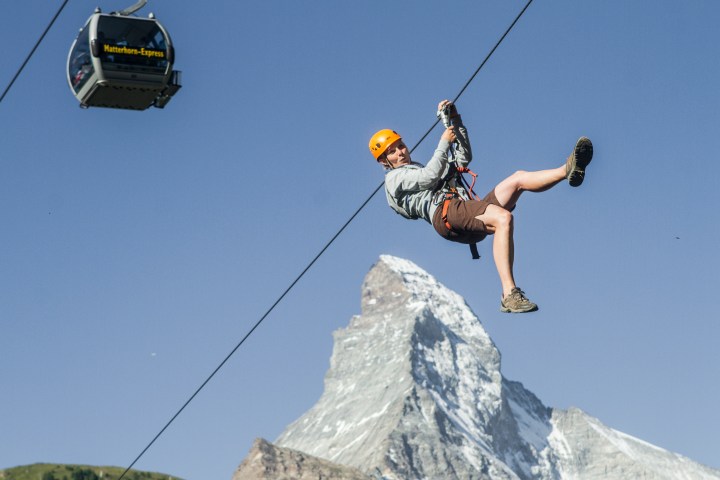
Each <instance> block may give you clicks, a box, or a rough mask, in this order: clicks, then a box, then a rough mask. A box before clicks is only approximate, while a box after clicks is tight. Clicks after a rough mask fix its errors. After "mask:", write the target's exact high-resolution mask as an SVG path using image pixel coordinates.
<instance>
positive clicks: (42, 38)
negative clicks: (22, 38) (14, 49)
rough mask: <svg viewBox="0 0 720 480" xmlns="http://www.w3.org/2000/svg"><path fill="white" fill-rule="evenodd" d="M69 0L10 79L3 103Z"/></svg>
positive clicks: (67, 0) (61, 7)
mask: <svg viewBox="0 0 720 480" xmlns="http://www.w3.org/2000/svg"><path fill="white" fill-rule="evenodd" d="M69 1H70V0H65V1H64V2H63V3H62V5H60V8H59V9H58V11H57V13H56V14H55V16H54V17H53V18H52V20H50V23H49V24H48V26H47V28H45V31H44V32H43V33H42V35H40V38H39V39H38V41H37V43H35V46H34V47H33V49H32V50H31V51H30V54H29V55H28V56H27V58H26V59H25V61H24V62H23V64H22V65H21V66H20V68H19V69H18V71H17V72H16V73H15V76H14V77H13V79H12V80H10V84H8V86H7V88H5V91H4V92H3V94H2V95H0V103H1V102H2V101H3V99H4V98H5V95H7V93H8V92H9V91H10V88H12V86H13V84H14V83H15V80H17V78H18V77H19V76H20V74H21V73H22V71H23V69H24V68H25V65H27V64H28V62H29V61H30V58H31V57H32V56H33V54H34V53H35V50H37V49H38V47H39V46H40V44H41V43H42V41H43V40H44V39H45V35H47V33H48V32H49V31H50V29H51V28H52V26H53V24H54V23H55V20H57V18H58V17H59V16H60V14H61V13H62V11H63V9H64V8H65V5H67V3H68V2H69Z"/></svg>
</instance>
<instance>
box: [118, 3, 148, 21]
mask: <svg viewBox="0 0 720 480" xmlns="http://www.w3.org/2000/svg"><path fill="white" fill-rule="evenodd" d="M146 4H147V0H138V2H137V3H136V4H135V5H132V6H130V7H128V8H126V9H125V10H120V11H119V12H117V14H118V15H122V16H123V17H127V16H128V15H132V14H133V13H135V12H137V11H138V10H140V9H141V8H143V7H144V6H145V5H146Z"/></svg>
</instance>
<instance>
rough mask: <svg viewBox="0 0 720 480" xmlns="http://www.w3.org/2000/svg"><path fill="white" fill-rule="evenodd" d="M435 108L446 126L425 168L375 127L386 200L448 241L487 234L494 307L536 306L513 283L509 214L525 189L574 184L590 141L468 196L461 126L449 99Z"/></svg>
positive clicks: (390, 133) (373, 148) (373, 147)
mask: <svg viewBox="0 0 720 480" xmlns="http://www.w3.org/2000/svg"><path fill="white" fill-rule="evenodd" d="M441 112H446V113H447V115H448V116H449V118H450V122H449V123H451V125H449V126H447V128H446V129H445V131H444V132H443V134H442V136H441V137H440V143H439V144H438V147H437V149H436V150H435V153H434V154H433V156H432V158H431V159H430V161H429V162H428V163H427V165H425V166H423V165H422V164H420V163H416V162H413V161H412V160H411V159H410V153H409V151H408V148H407V146H406V145H405V143H404V142H403V140H402V137H400V135H399V134H398V133H396V132H395V131H394V130H387V129H386V130H380V131H379V132H377V133H376V134H375V135H373V136H372V138H371V139H370V144H369V147H370V152H371V153H372V155H373V157H375V159H376V160H377V161H378V163H380V164H381V165H383V167H385V169H386V170H388V172H387V173H386V174H385V193H386V196H387V201H388V204H390V207H391V208H392V209H393V210H395V211H396V212H397V213H399V214H400V215H402V216H403V217H405V218H409V219H414V220H415V219H418V218H422V219H424V220H426V221H428V222H429V223H430V224H432V226H433V227H434V228H435V230H436V231H437V233H439V234H440V235H441V236H442V237H443V238H446V239H448V240H451V241H454V242H459V243H466V244H470V245H474V244H475V243H477V242H479V241H481V240H483V239H484V238H485V237H486V236H487V235H494V238H493V258H494V260H495V266H496V268H497V271H498V275H499V276H500V283H501V284H502V298H501V301H500V310H501V311H502V312H513V313H524V312H532V311H534V310H537V308H538V307H537V305H536V304H534V303H533V302H531V301H530V300H528V299H527V297H526V296H525V293H524V292H523V291H522V290H521V289H520V288H518V287H517V285H516V284H515V278H514V276H513V260H514V256H515V255H514V253H515V252H514V250H515V248H514V243H513V215H512V213H510V212H511V211H512V210H513V209H514V208H515V205H516V203H517V201H518V199H519V198H520V195H521V194H522V193H523V192H525V191H528V192H544V191H545V190H548V189H550V188H552V187H554V186H555V185H557V184H558V183H560V182H561V181H562V180H565V179H567V180H568V182H569V183H570V186H572V187H577V186H580V184H582V182H583V180H584V178H585V167H587V165H588V164H589V163H590V160H592V155H593V146H592V142H590V139H588V138H586V137H581V138H580V139H579V140H578V141H577V143H576V145H575V148H574V149H573V151H572V153H571V154H570V156H569V157H568V158H567V160H566V161H565V163H564V164H562V165H561V166H559V167H557V168H554V169H551V170H540V171H536V172H525V171H517V172H515V173H513V174H512V175H510V176H509V177H507V178H506V179H505V180H503V181H501V182H500V183H499V184H497V185H496V186H495V188H494V189H492V190H491V191H490V193H488V194H487V195H486V196H485V198H483V199H479V198H471V195H474V194H473V193H472V191H471V190H472V188H466V187H464V186H463V184H462V183H463V182H462V179H461V172H462V171H466V170H467V169H466V167H467V165H468V164H469V163H470V160H471V159H472V152H471V149H470V141H469V138H468V133H467V129H466V128H465V126H464V125H463V123H462V118H461V117H460V115H459V114H458V113H457V109H456V108H455V105H453V104H452V102H450V101H448V100H443V101H442V102H440V104H439V105H438V115H439V116H440V113H441ZM449 153H450V154H451V155H452V158H450V159H449V158H448V155H449ZM468 190H470V191H468ZM473 251H474V252H475V250H473Z"/></svg>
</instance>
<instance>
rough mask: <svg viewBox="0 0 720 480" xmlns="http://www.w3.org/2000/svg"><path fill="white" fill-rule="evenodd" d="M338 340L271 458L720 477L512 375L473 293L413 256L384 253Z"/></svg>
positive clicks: (328, 474) (400, 470)
mask: <svg viewBox="0 0 720 480" xmlns="http://www.w3.org/2000/svg"><path fill="white" fill-rule="evenodd" d="M334 340H335V344H334V351H333V355H332V358H331V365H330V370H329V371H328V372H327V374H326V377H325V390H324V393H323V395H322V396H321V398H320V399H319V400H318V402H317V403H316V404H315V406H313V407H312V408H311V409H310V410H309V411H308V412H307V413H305V414H304V415H303V416H302V417H301V418H299V419H298V420H297V421H295V422H294V423H292V424H291V425H290V426H288V427H287V429H286V430H285V432H283V433H282V435H281V436H280V438H278V439H277V441H276V445H272V444H267V443H264V444H263V448H264V449H265V450H264V451H265V456H266V458H271V457H272V456H273V455H275V456H276V457H277V458H281V457H282V455H286V454H287V452H289V451H291V450H288V449H292V451H295V453H294V455H295V454H299V452H303V453H302V454H300V455H306V457H304V458H305V460H304V461H305V462H307V461H308V459H312V461H313V462H315V461H316V460H318V461H319V462H323V461H325V462H326V463H325V464H323V465H324V468H337V467H339V466H345V467H352V468H354V469H356V470H352V471H351V473H347V475H348V476H332V475H338V473H337V472H339V470H334V471H331V470H323V469H322V468H320V466H319V465H320V464H317V465H318V467H317V469H315V470H313V473H312V474H311V475H315V476H307V477H306V476H295V477H287V478H317V479H320V478H328V479H329V478H333V479H335V478H337V479H339V480H340V479H347V480H350V479H353V480H354V479H356V478H375V479H385V480H401V479H403V480H406V479H413V480H414V479H448V480H450V479H543V480H545V479H548V480H549V479H596V478H597V479H600V478H602V479H634V478H642V479H667V480H671V479H672V480H680V479H688V480H690V479H692V480H700V479H716V480H717V479H720V471H718V470H713V469H710V468H707V467H704V466H702V465H700V464H698V463H695V462H693V461H691V460H689V459H687V458H684V457H682V456H680V455H677V454H674V453H671V452H668V451H666V450H663V449H660V448H658V447H655V446H653V445H650V444H648V443H645V442H643V441H641V440H638V439H636V438H633V437H630V436H628V435H625V434H623V433H621V432H619V431H616V430H613V429H611V428H608V427H606V426H604V425H603V424H602V423H601V422H600V421H598V420H597V419H594V418H592V417H590V416H588V415H587V414H585V413H583V412H582V411H580V410H577V409H571V410H568V411H562V410H556V409H552V408H548V407H546V406H544V405H543V404H542V402H541V401H540V400H539V399H538V398H537V397H536V396H535V395H533V394H532V393H531V392H530V391H528V390H526V389H525V388H524V387H523V386H522V384H520V383H518V382H513V381H510V380H507V379H504V378H503V376H502V374H501V372H500V353H499V352H498V350H497V348H496V347H495V345H494V344H493V342H492V340H491V339H490V337H489V336H488V334H487V332H486V331H485V330H484V328H483V327H482V324H481V323H480V321H479V320H478V318H477V317H476V316H475V315H474V314H473V313H472V311H471V310H470V309H469V307H468V306H467V304H466V303H465V302H464V300H463V299H462V298H461V297H460V296H459V295H457V294H456V293H455V292H452V291H450V290H449V289H447V288H446V287H444V286H443V285H442V284H440V283H439V282H438V281H437V280H436V279H435V278H433V277H432V276H431V275H429V274H428V273H427V272H425V271H423V270H422V269H420V268H419V267H418V266H416V265H415V264H413V263H412V262H409V261H407V260H403V259H399V258H395V257H390V256H382V257H380V260H379V262H378V263H377V264H376V265H375V266H374V267H373V268H372V269H371V271H370V272H369V273H368V275H367V276H366V278H365V282H364V284H363V287H362V314H361V315H359V316H355V317H354V318H352V320H351V321H350V325H349V326H348V327H347V328H345V329H342V330H339V331H337V332H335V333H334ZM257 445H258V444H256V446H257ZM254 450H255V448H254ZM269 452H274V453H272V454H271V453H269ZM252 455H255V457H256V458H258V454H257V452H255V453H254V454H253V453H252V452H251V456H252ZM261 457H262V455H261ZM248 458H250V457H248ZM285 458H290V457H285ZM292 458H295V457H292ZM319 459H323V460H319ZM247 462H248V460H247V459H246V461H245V462H244V463H247ZM283 462H285V460H281V461H279V463H277V462H276V466H277V465H278V464H279V465H283V464H284V463H283ZM327 462H332V464H334V465H331V464H330V463H327ZM271 464H272V462H270V463H266V464H265V467H266V471H268V469H272V468H275V467H272V466H271ZM313 465H315V463H313ZM332 472H335V473H332ZM359 472H363V475H366V476H367V477H357V476H352V475H357V474H358V473H359ZM242 474H243V465H241V467H240V468H239V469H238V471H237V472H236V476H235V477H234V480H241V479H243V478H286V477H280V476H265V477H263V476H255V477H247V476H246V477H243V476H239V475H242ZM342 475H345V473H342Z"/></svg>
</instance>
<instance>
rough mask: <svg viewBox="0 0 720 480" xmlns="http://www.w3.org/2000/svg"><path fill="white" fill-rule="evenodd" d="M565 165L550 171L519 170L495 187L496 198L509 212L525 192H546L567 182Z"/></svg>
mask: <svg viewBox="0 0 720 480" xmlns="http://www.w3.org/2000/svg"><path fill="white" fill-rule="evenodd" d="M566 174H567V173H566V171H565V165H562V166H561V167H558V168H553V169H550V170H539V171H536V172H526V171H524V170H519V171H517V172H515V173H513V174H512V175H510V176H509V177H507V178H506V179H505V180H503V181H502V182H500V183H498V184H497V185H496V186H495V196H496V197H497V199H498V202H499V203H500V205H502V206H503V207H504V208H506V209H508V210H512V208H513V207H514V206H515V204H516V203H517V201H518V199H519V198H520V195H522V193H523V192H544V191H546V190H549V189H551V188H552V187H554V186H555V185H557V184H558V183H560V182H561V181H563V180H565V175H566Z"/></svg>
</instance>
